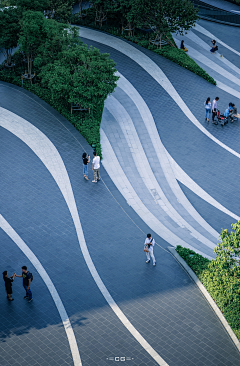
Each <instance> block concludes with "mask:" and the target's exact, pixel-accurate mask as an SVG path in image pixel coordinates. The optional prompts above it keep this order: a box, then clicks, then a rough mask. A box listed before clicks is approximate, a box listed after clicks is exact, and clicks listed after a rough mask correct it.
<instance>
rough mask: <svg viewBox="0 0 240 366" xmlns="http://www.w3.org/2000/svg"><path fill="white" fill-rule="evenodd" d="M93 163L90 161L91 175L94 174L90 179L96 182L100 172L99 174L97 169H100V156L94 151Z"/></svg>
mask: <svg viewBox="0 0 240 366" xmlns="http://www.w3.org/2000/svg"><path fill="white" fill-rule="evenodd" d="M93 156H94V158H93V163H92V170H93V176H94V180H93V181H92V182H93V183H97V181H98V180H100V179H101V178H100V174H99V169H100V156H98V155H97V153H96V151H94V152H93Z"/></svg>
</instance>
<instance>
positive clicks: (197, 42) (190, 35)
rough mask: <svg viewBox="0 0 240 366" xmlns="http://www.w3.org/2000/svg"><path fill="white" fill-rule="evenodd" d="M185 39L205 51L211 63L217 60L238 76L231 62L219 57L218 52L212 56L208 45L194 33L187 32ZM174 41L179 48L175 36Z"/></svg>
mask: <svg viewBox="0 0 240 366" xmlns="http://www.w3.org/2000/svg"><path fill="white" fill-rule="evenodd" d="M185 37H187V38H188V39H190V40H191V41H193V42H194V43H195V45H197V46H200V47H202V48H203V49H205V50H206V51H207V53H208V54H209V56H210V57H211V61H212V62H213V60H216V59H217V60H219V61H220V63H224V64H225V65H226V66H227V67H229V68H230V69H232V70H233V71H235V72H236V73H237V74H239V75H240V69H239V68H238V67H237V66H236V65H234V64H233V63H232V62H230V61H228V60H227V59H226V58H225V57H221V56H220V54H219V53H218V52H215V53H214V55H212V54H211V52H210V45H209V44H208V43H206V42H204V41H203V40H202V39H201V38H200V37H198V36H197V35H196V34H195V33H193V32H192V31H188V32H187V33H186V34H185ZM174 40H176V41H178V44H179V47H180V42H181V41H180V39H179V37H176V35H174ZM187 48H188V47H187ZM192 48H194V47H192ZM188 54H189V55H190V56H192V55H191V52H189V49H188Z"/></svg>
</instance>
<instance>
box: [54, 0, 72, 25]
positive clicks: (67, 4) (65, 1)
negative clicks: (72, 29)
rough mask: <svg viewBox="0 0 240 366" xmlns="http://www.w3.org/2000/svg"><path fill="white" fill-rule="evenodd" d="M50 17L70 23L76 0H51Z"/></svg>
mask: <svg viewBox="0 0 240 366" xmlns="http://www.w3.org/2000/svg"><path fill="white" fill-rule="evenodd" d="M49 3H50V4H49V9H50V11H49V17H50V18H53V19H55V20H57V21H58V22H62V23H68V22H69V21H70V18H71V15H72V7H73V4H74V3H75V1H74V0H49Z"/></svg>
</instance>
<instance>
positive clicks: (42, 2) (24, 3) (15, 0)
mask: <svg viewBox="0 0 240 366" xmlns="http://www.w3.org/2000/svg"><path fill="white" fill-rule="evenodd" d="M12 4H13V5H16V6H17V8H18V9H19V10H20V12H21V13H23V12H25V11H28V10H33V11H41V12H43V11H44V10H47V9H49V7H50V0H12Z"/></svg>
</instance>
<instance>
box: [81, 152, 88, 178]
mask: <svg viewBox="0 0 240 366" xmlns="http://www.w3.org/2000/svg"><path fill="white" fill-rule="evenodd" d="M82 159H83V176H84V178H85V179H86V180H89V179H88V164H89V163H90V156H89V155H87V153H85V152H84V153H83V154H82Z"/></svg>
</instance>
